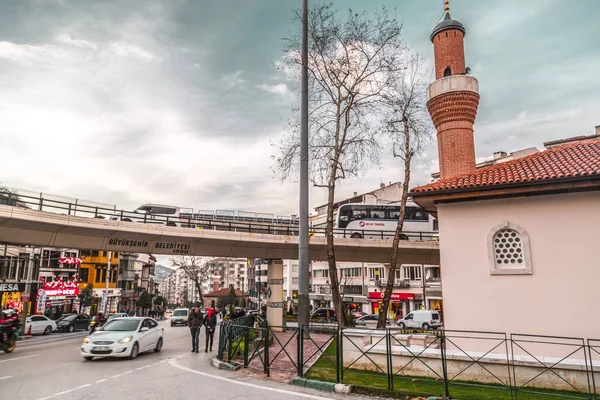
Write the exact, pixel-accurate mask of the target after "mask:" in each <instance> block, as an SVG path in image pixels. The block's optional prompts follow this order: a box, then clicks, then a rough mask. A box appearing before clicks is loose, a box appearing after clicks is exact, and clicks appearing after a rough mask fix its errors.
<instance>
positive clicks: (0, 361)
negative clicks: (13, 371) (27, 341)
mask: <svg viewBox="0 0 600 400" xmlns="http://www.w3.org/2000/svg"><path fill="white" fill-rule="evenodd" d="M37 356H39V354H32V355H30V356H23V357H15V358H9V359H8V360H0V363H3V362H7V361H15V360H22V359H24V358H31V357H37Z"/></svg>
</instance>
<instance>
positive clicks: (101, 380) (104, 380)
mask: <svg viewBox="0 0 600 400" xmlns="http://www.w3.org/2000/svg"><path fill="white" fill-rule="evenodd" d="M107 380H108V379H100V380H99V381H96V382H94V383H102V382H106V381H107Z"/></svg>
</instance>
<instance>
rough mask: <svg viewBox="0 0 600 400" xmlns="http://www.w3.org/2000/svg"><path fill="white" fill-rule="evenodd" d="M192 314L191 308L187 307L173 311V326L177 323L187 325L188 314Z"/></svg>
mask: <svg viewBox="0 0 600 400" xmlns="http://www.w3.org/2000/svg"><path fill="white" fill-rule="evenodd" d="M189 315H190V310H188V309H187V308H178V309H176V310H175V311H173V315H172V316H171V326H176V325H187V320H188V316H189Z"/></svg>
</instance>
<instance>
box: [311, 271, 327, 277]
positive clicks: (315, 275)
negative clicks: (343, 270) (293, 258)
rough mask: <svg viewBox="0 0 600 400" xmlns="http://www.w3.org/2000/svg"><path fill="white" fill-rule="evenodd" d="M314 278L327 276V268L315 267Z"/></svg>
mask: <svg viewBox="0 0 600 400" xmlns="http://www.w3.org/2000/svg"><path fill="white" fill-rule="evenodd" d="M313 276H314V277H315V278H329V270H328V269H317V270H315V271H314V275H313Z"/></svg>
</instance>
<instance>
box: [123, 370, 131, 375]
mask: <svg viewBox="0 0 600 400" xmlns="http://www.w3.org/2000/svg"><path fill="white" fill-rule="evenodd" d="M132 372H133V371H125V372H123V375H125V374H130V373H132Z"/></svg>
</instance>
